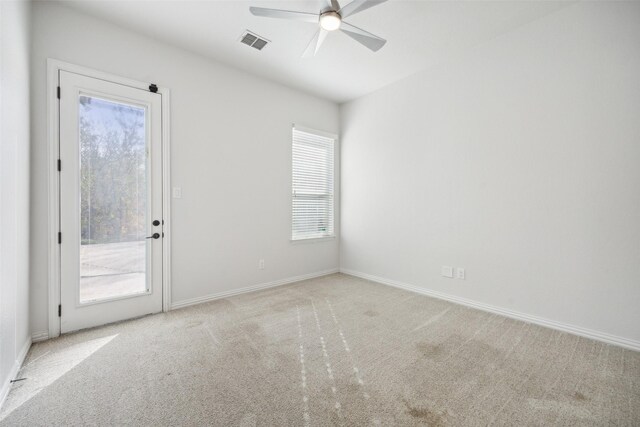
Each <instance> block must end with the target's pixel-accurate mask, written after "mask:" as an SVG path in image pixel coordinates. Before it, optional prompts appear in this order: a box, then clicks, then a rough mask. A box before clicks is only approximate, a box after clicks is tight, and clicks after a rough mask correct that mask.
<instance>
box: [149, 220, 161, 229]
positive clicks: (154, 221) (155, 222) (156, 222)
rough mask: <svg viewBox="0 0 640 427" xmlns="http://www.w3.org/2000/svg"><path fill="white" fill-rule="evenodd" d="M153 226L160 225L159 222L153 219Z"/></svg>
mask: <svg viewBox="0 0 640 427" xmlns="http://www.w3.org/2000/svg"><path fill="white" fill-rule="evenodd" d="M151 224H153V225H155V226H156V227H157V226H159V225H160V221H159V220H157V219H154V220H153V222H152V223H151Z"/></svg>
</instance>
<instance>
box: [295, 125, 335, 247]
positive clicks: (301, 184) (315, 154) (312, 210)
mask: <svg viewBox="0 0 640 427" xmlns="http://www.w3.org/2000/svg"><path fill="white" fill-rule="evenodd" d="M334 144H335V140H334V139H333V138H330V137H326V136H322V135H317V134H314V133H311V132H308V131H302V130H300V129H296V128H294V129H293V144H292V147H293V148H292V173H293V176H292V183H293V188H292V230H291V239H292V240H303V239H317V238H321V237H330V236H333V235H334V232H333V199H334V197H333V184H334V176H333V172H334V168H333V166H334V165H333V159H334V157H333V155H334V153H333V151H334Z"/></svg>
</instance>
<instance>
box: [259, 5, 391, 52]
mask: <svg viewBox="0 0 640 427" xmlns="http://www.w3.org/2000/svg"><path fill="white" fill-rule="evenodd" d="M323 1H325V2H326V3H327V6H326V7H325V8H324V9H322V11H321V12H320V13H319V14H315V13H306V12H295V11H291V10H279V9H266V8H263V7H250V8H249V10H250V11H251V13H252V14H254V15H256V16H264V17H267V18H279V19H292V20H294V21H304V22H312V23H314V24H317V25H318V26H319V28H318V31H316V33H315V34H314V36H313V38H312V39H311V41H310V42H309V45H308V46H307V48H306V49H305V51H304V53H303V54H302V57H303V58H306V57H311V56H314V55H315V54H316V53H317V52H318V49H320V46H321V45H322V42H323V41H324V39H325V38H326V37H327V34H329V32H331V31H335V30H340V31H342V32H343V33H345V34H346V35H348V36H349V37H351V38H352V39H354V40H355V41H357V42H358V43H360V44H362V45H364V46H365V47H367V48H369V49H371V50H372V51H374V52H377V51H378V50H380V48H381V47H382V46H384V44H385V43H386V42H387V41H386V40H385V39H383V38H380V37H378V36H376V35H373V34H371V33H369V32H367V31H365V30H362V29H360V28H358V27H356V26H354V25H351V24H348V23H346V22H344V21H343V19H344V18H347V17H349V16H351V15H355V14H356V13H358V12H362V11H363V10H366V9H369V8H370V7H373V6H376V5H378V4H380V3H384V2H385V1H387V0H353V1H352V2H351V3H349V4H348V5H346V6H344V7H340V4H339V3H338V0H323Z"/></svg>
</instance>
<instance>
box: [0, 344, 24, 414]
mask: <svg viewBox="0 0 640 427" xmlns="http://www.w3.org/2000/svg"><path fill="white" fill-rule="evenodd" d="M30 348H31V339H27V341H26V342H25V343H24V345H23V346H22V348H21V349H20V353H19V354H18V357H17V358H16V361H15V363H14V364H13V367H12V368H11V372H9V376H8V378H4V379H3V381H2V386H1V387H0V409H2V405H4V401H5V399H6V398H7V395H8V394H9V390H11V383H10V382H9V381H11V380H12V379H15V377H16V376H17V375H18V372H20V368H22V364H23V363H24V359H25V358H26V357H27V353H28V352H29V349H30Z"/></svg>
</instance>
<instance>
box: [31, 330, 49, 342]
mask: <svg viewBox="0 0 640 427" xmlns="http://www.w3.org/2000/svg"><path fill="white" fill-rule="evenodd" d="M48 339H49V332H47V331H40V332H34V333H32V334H31V342H40V341H46V340H48Z"/></svg>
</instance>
